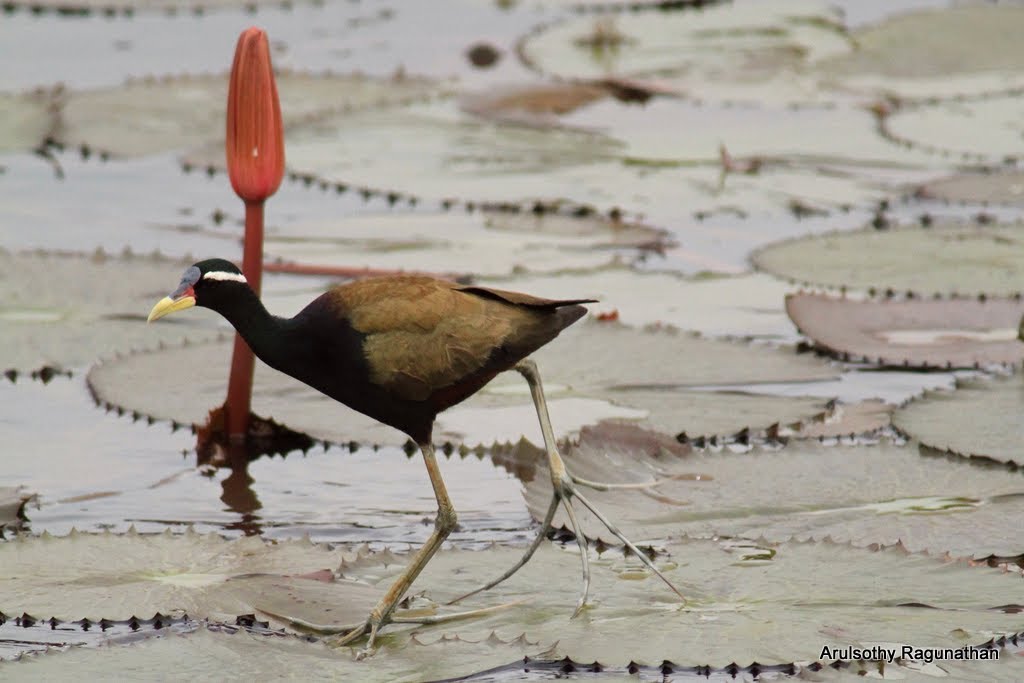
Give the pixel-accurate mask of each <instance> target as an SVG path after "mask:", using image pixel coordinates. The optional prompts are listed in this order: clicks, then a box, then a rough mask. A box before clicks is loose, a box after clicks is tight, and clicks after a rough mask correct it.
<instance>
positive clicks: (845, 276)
mask: <svg viewBox="0 0 1024 683" xmlns="http://www.w3.org/2000/svg"><path fill="white" fill-rule="evenodd" d="M751 261H752V262H753V264H754V265H755V266H756V267H757V268H758V269H759V270H763V271H767V272H769V273H772V274H774V275H777V276H779V277H783V278H788V279H791V280H794V281H798V282H803V283H809V284H815V285H824V286H827V287H848V288H851V289H860V290H866V291H869V292H872V293H879V294H881V293H886V292H888V291H890V290H891V291H893V292H895V293H903V292H906V291H911V292H914V293H917V294H925V295H930V294H932V293H942V294H955V293H959V294H966V295H976V294H986V295H988V296H1008V295H1014V294H1017V293H1019V292H1021V291H1022V290H1024V265H1022V264H1024V232H1022V230H1021V227H1020V226H1019V225H1017V224H1011V223H1007V224H987V225H965V224H961V223H955V222H948V221H939V222H936V223H935V224H934V225H933V226H931V227H900V228H895V229H889V230H875V229H867V230H858V231H854V232H838V233H829V234H827V235H816V236H812V237H804V238H801V239H796V240H791V241H787V242H780V243H777V244H774V245H770V246H768V247H765V248H764V249H761V250H760V251H757V252H755V253H754V254H753V255H752V256H751Z"/></svg>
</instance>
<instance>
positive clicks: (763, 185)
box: [288, 101, 880, 240]
mask: <svg viewBox="0 0 1024 683" xmlns="http://www.w3.org/2000/svg"><path fill="white" fill-rule="evenodd" d="M615 106H619V105H615ZM636 116H637V117H638V118H637V120H635V121H634V122H633V123H632V124H630V125H635V128H634V130H633V132H632V133H630V131H629V130H627V129H625V128H624V129H623V134H622V135H621V136H620V135H619V131H618V130H617V126H618V125H620V123H621V122H620V121H617V120H616V118H615V117H611V118H608V119H605V122H606V123H607V124H609V125H607V126H605V125H603V124H602V126H601V128H600V129H595V128H594V127H592V126H591V127H588V126H586V125H573V126H571V127H570V126H568V125H567V126H559V127H537V126H523V125H512V124H497V123H493V122H488V121H481V120H479V119H478V118H476V117H472V116H470V115H467V114H465V113H464V112H461V111H460V110H459V109H458V107H457V106H456V105H455V104H454V103H452V102H447V101H446V102H434V103H428V104H417V105H412V106H408V107H400V108H390V109H387V110H376V111H373V112H369V111H367V112H356V113H354V114H344V115H338V116H334V117H330V118H326V119H323V120H319V121H317V122H316V123H315V124H310V125H303V126H298V127H296V128H294V129H292V130H289V137H288V159H289V164H290V167H291V168H293V169H296V170H297V171H299V172H301V173H306V174H309V175H310V177H313V178H316V179H318V180H322V181H324V182H326V183H330V184H335V183H342V184H344V185H346V186H352V185H355V186H358V187H365V188H367V192H371V191H373V192H378V193H380V194H383V195H385V196H389V195H390V196H394V197H413V198H416V199H417V200H422V201H424V202H426V201H436V202H443V203H444V204H445V205H447V206H451V205H453V204H459V205H462V206H464V207H465V208H473V207H480V206H487V205H502V204H509V203H511V204H516V205H519V206H524V205H525V206H531V205H533V204H534V203H535V202H538V201H540V202H542V203H550V202H556V203H564V204H567V205H569V206H579V207H580V208H581V209H582V210H591V207H596V208H597V209H599V210H601V211H603V212H606V213H609V214H616V213H620V214H621V213H622V211H624V210H625V211H630V212H643V214H644V216H645V217H646V220H648V221H650V222H653V223H654V224H656V225H657V224H669V223H670V222H671V223H672V224H675V223H677V222H678V220H679V215H680V207H686V210H687V211H693V212H702V211H703V212H707V213H713V212H715V211H717V210H723V211H735V207H736V206H737V205H740V206H742V207H743V208H744V210H745V211H754V210H761V209H763V210H765V211H772V210H775V211H788V209H786V207H787V206H788V205H789V204H790V202H792V201H793V200H794V199H799V200H801V201H802V202H803V203H810V204H812V205H821V204H824V206H825V207H826V208H829V207H838V206H839V205H845V204H848V203H850V202H851V201H859V200H861V199H863V200H864V201H867V200H868V199H872V198H876V197H877V195H878V194H879V191H880V190H879V187H878V183H877V180H876V179H874V178H870V179H866V178H864V177H861V176H859V175H857V174H832V173H822V172H820V170H819V169H817V168H788V167H785V166H784V167H780V168H778V169H774V168H773V169H772V172H771V173H770V174H769V173H765V174H762V175H761V176H754V175H737V176H729V177H728V178H727V179H723V178H722V177H721V172H720V169H719V162H718V157H717V152H716V153H715V154H713V156H712V158H711V159H703V160H700V161H698V162H694V161H693V160H691V159H688V158H687V157H686V156H685V155H684V154H685V152H686V151H687V150H690V151H692V150H693V149H695V148H697V147H696V146H694V145H687V144H685V143H679V144H677V145H671V144H669V143H666V145H667V146H666V147H665V148H664V149H662V150H661V152H662V153H661V154H660V155H659V156H657V157H656V158H654V159H647V158H645V157H642V156H641V157H637V156H634V155H633V149H632V147H633V146H634V145H635V146H636V150H635V151H638V152H643V153H645V154H654V153H656V150H655V149H652V147H653V145H654V143H653V142H650V141H649V140H648V139H647V138H648V137H649V135H648V136H647V137H645V135H644V133H643V130H644V129H643V125H644V122H643V120H642V116H641V115H640V114H637V115H636ZM709 118H710V117H709ZM864 123H865V125H866V124H867V119H865V120H864ZM709 125H710V124H709ZM631 136H632V139H631ZM716 145H717V143H716ZM714 149H717V146H716V147H715V148H714ZM666 160H667V161H666ZM708 166H710V167H711V168H708ZM716 239H718V240H720V239H721V236H720V233H719V234H718V235H716Z"/></svg>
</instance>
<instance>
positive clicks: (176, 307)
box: [146, 295, 196, 323]
mask: <svg viewBox="0 0 1024 683" xmlns="http://www.w3.org/2000/svg"><path fill="white" fill-rule="evenodd" d="M195 305H196V298H195V297H194V296H189V295H185V296H182V297H178V298H177V299H172V298H171V297H169V296H165V297H164V298H163V299H160V301H158V302H157V304H156V306H154V307H153V310H152V311H150V312H149V318H147V319H146V322H150V323H151V322H153V321H154V320H158V319H160V318H162V317H164V316H165V315H169V314H171V313H174V312H175V311H183V310H185V309H186V308H192V307H193V306H195Z"/></svg>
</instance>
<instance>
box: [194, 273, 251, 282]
mask: <svg viewBox="0 0 1024 683" xmlns="http://www.w3.org/2000/svg"><path fill="white" fill-rule="evenodd" d="M203 279H204V280H231V281H232V282H247V280H246V279H245V276H244V275H242V274H241V273H225V272H224V271H222V270H212V271H210V272H209V273H203Z"/></svg>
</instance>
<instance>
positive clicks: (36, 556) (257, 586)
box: [0, 532, 379, 623]
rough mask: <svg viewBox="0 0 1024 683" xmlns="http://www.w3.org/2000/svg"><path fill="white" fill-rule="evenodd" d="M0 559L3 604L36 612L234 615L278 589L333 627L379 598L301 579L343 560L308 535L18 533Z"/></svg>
mask: <svg viewBox="0 0 1024 683" xmlns="http://www.w3.org/2000/svg"><path fill="white" fill-rule="evenodd" d="M0 557H3V564H4V567H5V573H6V576H7V578H6V580H5V581H4V584H3V587H2V588H0V604H3V605H4V610H6V611H9V612H10V611H14V610H17V611H18V613H20V612H22V611H24V612H28V613H29V614H32V615H33V616H36V615H38V616H42V615H45V617H44V618H48V617H50V616H56V617H58V618H62V619H68V618H76V617H82V616H88V617H89V618H90V619H92V620H93V621H97V620H99V619H100V618H104V617H105V618H108V619H127V618H128V617H131V616H133V615H139V616H149V615H150V614H153V613H154V612H160V613H162V614H169V615H174V614H182V613H184V614H188V615H189V616H190V617H193V618H205V617H212V618H227V617H230V618H231V619H232V620H233V618H234V616H235V615H239V614H249V613H252V612H253V611H254V610H259V609H260V608H261V606H263V605H264V603H267V604H268V606H269V605H272V606H273V607H274V608H277V607H278V601H279V600H280V594H284V595H287V596H288V599H289V600H291V601H292V602H295V603H301V602H302V600H314V599H315V600H319V601H322V602H324V603H325V607H324V609H329V610H331V611H332V612H336V613H337V617H336V618H337V619H338V621H339V623H349V622H358V621H360V620H362V619H364V618H365V617H366V614H368V613H369V610H370V609H371V608H372V607H373V605H374V604H375V602H376V599H377V597H379V596H377V591H376V590H375V589H374V588H373V587H371V586H368V585H367V584H365V583H359V582H355V581H351V580H338V581H331V582H326V583H325V582H322V581H317V580H314V579H310V578H303V576H302V575H304V574H308V573H311V572H316V571H318V570H321V569H325V568H326V569H334V568H335V567H337V565H338V563H339V562H340V560H341V557H342V554H341V553H339V552H333V551H331V550H329V549H328V548H327V547H326V546H318V545H314V544H312V543H309V542H308V541H289V542H282V541H279V542H277V543H273V544H271V543H267V542H266V541H264V540H262V539H259V538H255V537H249V538H241V539H238V540H234V541H226V540H224V539H223V538H220V537H219V536H215V535H213V534H210V535H200V534H196V533H192V532H189V533H186V534H184V535H179V536H172V535H171V534H169V533H165V534H160V535H155V536H144V535H141V534H136V533H134V532H132V533H128V534H119V535H114V534H82V533H77V532H73V533H72V534H70V535H69V536H66V537H53V536H49V535H46V536H42V537H19V538H17V539H15V540H13V541H9V542H7V543H3V544H0ZM326 605H329V607H327V606H326Z"/></svg>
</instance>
